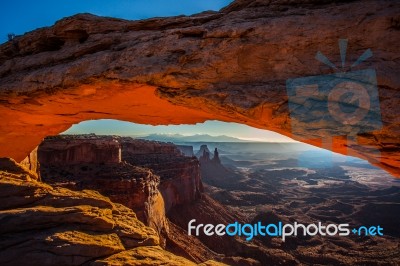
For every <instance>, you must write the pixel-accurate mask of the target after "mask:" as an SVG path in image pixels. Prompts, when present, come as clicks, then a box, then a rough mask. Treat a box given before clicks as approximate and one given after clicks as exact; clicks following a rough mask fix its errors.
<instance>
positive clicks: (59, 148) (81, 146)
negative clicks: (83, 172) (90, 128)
mask: <svg viewBox="0 0 400 266" xmlns="http://www.w3.org/2000/svg"><path fill="white" fill-rule="evenodd" d="M39 150H40V153H39V161H40V162H41V163H43V164H81V163H98V164H118V163H120V162H121V144H120V143H119V142H118V140H116V139H115V138H113V137H111V136H110V137H102V138H98V137H96V136H95V135H78V136H76V137H75V136H65V137H64V136H62V135H61V136H56V137H47V138H46V140H45V141H44V142H42V144H41V145H40V147H39Z"/></svg>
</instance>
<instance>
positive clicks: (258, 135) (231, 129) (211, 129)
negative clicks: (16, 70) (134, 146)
mask: <svg viewBox="0 0 400 266" xmlns="http://www.w3.org/2000/svg"><path fill="white" fill-rule="evenodd" d="M85 133H96V134H99V135H125V136H145V135H149V134H181V135H185V136H191V135H195V134H208V135H211V136H220V135H227V136H233V137H236V138H240V139H246V140H254V141H266V142H291V141H293V140H292V139H290V138H288V137H285V136H282V135H280V134H277V133H275V132H271V131H268V130H261V129H257V128H253V127H249V126H246V125H242V124H237V123H226V122H220V121H206V122H205V123H198V124H195V125H169V126H151V125H141V124H135V123H130V122H124V121H118V120H111V119H101V120H90V121H84V122H81V123H79V124H76V125H74V126H72V127H71V128H70V129H68V130H67V131H65V134H85Z"/></svg>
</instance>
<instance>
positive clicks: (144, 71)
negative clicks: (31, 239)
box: [0, 0, 400, 175]
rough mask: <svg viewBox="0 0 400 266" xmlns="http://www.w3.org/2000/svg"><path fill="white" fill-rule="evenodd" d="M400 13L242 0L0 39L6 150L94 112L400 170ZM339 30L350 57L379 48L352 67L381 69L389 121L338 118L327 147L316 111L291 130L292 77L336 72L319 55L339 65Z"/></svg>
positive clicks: (76, 21)
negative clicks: (232, 131) (364, 125)
mask: <svg viewBox="0 0 400 266" xmlns="http://www.w3.org/2000/svg"><path fill="white" fill-rule="evenodd" d="M399 14H400V5H399V3H398V2H397V1H389V0H387V1H380V0H379V1H378V0H368V1H351V2H349V3H347V2H344V1H343V2H342V1H334V0H327V1H322V2H321V1H316V0H315V1H314V0H311V1H305V0H296V1H286V0H274V1H269V0H261V1H250V0H238V1H235V2H234V3H232V4H231V5H230V6H228V7H227V8H224V9H222V10H221V11H220V12H205V13H201V14H198V15H194V16H190V17H185V16H180V17H173V18H163V19H161V18H156V19H149V20H144V21H126V20H121V19H112V18H101V17H96V16H92V15H89V14H81V15H77V16H73V17H70V18H66V19H63V20H60V21H58V22H57V23H56V24H55V25H54V26H52V27H49V28H42V29H38V30H36V31H32V32H29V33H27V34H25V35H24V36H17V37H16V38H15V39H13V41H10V42H8V43H5V44H3V45H1V47H0V65H1V66H0V84H1V85H0V86H1V87H0V111H1V114H2V115H1V118H2V123H1V125H0V133H1V134H0V146H1V147H2V148H1V151H0V156H10V157H13V158H15V159H17V160H18V161H21V160H23V159H24V158H25V157H26V156H27V155H28V154H29V153H30V152H31V151H32V150H33V149H34V148H35V147H36V146H37V145H38V144H39V143H40V141H41V140H42V139H43V138H44V137H45V136H46V135H55V134H58V133H59V132H61V131H63V130H65V129H67V128H69V127H70V126H71V125H72V124H74V123H77V122H80V121H83V120H87V119H98V118H111V119H121V120H126V121H132V122H137V123H146V124H154V125H155V124H182V123H185V124H188V123H195V122H202V121H205V120H207V119H216V120H221V121H232V122H239V123H244V124H247V125H251V126H255V127H258V128H264V129H269V130H273V131H276V132H279V133H282V134H284V135H287V136H291V137H293V138H296V139H300V140H301V141H304V142H307V143H311V144H314V145H318V146H323V147H325V148H327V149H332V150H334V151H337V152H340V153H346V154H348V153H350V154H352V155H355V156H359V157H364V158H366V159H368V160H370V161H371V162H372V163H374V164H377V165H379V166H380V167H383V168H385V169H386V170H388V171H390V172H391V173H393V174H397V175H398V174H400V170H399V169H400V164H399V159H400V158H399V143H400V142H399V139H400V138H399V137H398V136H399V132H400V121H399V116H398V113H400V105H399V104H398V103H399V97H400V96H399V87H400V78H399V75H398V69H399V60H398V51H399V45H400V34H399V29H400V26H399V21H400V17H399ZM340 38H347V39H348V40H349V45H348V52H347V58H346V59H347V61H348V62H355V61H356V59H357V58H358V57H359V56H360V55H361V54H362V53H363V52H364V51H365V50H366V49H369V48H370V49H371V50H372V51H373V57H372V58H371V59H369V60H367V61H365V62H363V64H361V65H359V66H357V67H356V68H353V69H352V70H359V69H367V68H371V69H375V70H376V73H377V79H378V90H379V99H380V106H381V118H382V123H383V128H382V129H379V130H375V131H373V132H370V133H368V134H367V133H365V134H359V135H358V136H357V137H356V138H352V139H351V140H349V141H348V140H347V139H346V138H344V137H341V135H342V133H341V131H340V130H339V127H335V126H333V125H332V127H329V130H330V132H329V135H330V136H331V135H335V136H338V137H337V138H334V139H333V143H332V144H331V142H332V141H331V140H330V139H328V140H326V139H325V140H321V135H320V134H319V133H318V132H317V131H315V130H312V129H315V128H318V127H319V128H324V127H325V126H326V125H325V124H323V123H321V122H320V121H319V120H314V121H310V122H309V123H308V124H305V125H302V126H300V127H298V128H296V131H298V132H297V134H296V135H293V134H292V130H291V119H290V116H289V109H288V104H287V103H288V97H287V94H286V88H285V84H286V80H287V79H289V78H297V77H304V76H312V75H323V74H330V73H332V69H330V68H329V67H328V66H325V65H323V64H321V63H320V62H318V61H317V60H315V58H314V56H315V54H316V52H317V51H321V52H322V53H323V54H325V55H326V56H328V58H329V59H330V60H331V61H332V62H333V63H334V64H337V65H340V53H339V49H338V45H337V41H338V39H340ZM346 70H347V69H346ZM14 143H19V145H18V147H16V146H15V145H14ZM377 151H378V152H377Z"/></svg>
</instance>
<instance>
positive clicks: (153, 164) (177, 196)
mask: <svg viewBox="0 0 400 266" xmlns="http://www.w3.org/2000/svg"><path fill="white" fill-rule="evenodd" d="M121 144H122V158H123V160H125V161H127V162H129V163H130V164H133V165H138V166H141V167H145V168H149V169H151V170H152V171H154V173H155V174H157V175H159V176H160V178H161V183H160V188H159V189H160V191H161V194H162V195H163V198H164V202H165V210H166V212H168V211H169V210H170V209H171V207H173V206H176V205H182V204H187V203H191V202H193V201H194V200H195V199H197V198H199V197H200V193H201V192H202V191H203V185H202V183H201V179H200V168H199V161H198V160H197V159H196V158H195V157H186V156H184V155H182V153H181V151H180V150H179V149H178V148H177V147H176V146H175V145H174V144H172V143H162V142H156V141H147V140H133V139H132V138H121Z"/></svg>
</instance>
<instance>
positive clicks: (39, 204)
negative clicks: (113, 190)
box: [0, 158, 221, 266]
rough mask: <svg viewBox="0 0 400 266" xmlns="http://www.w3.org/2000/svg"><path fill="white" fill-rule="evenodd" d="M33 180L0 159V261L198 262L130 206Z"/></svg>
mask: <svg viewBox="0 0 400 266" xmlns="http://www.w3.org/2000/svg"><path fill="white" fill-rule="evenodd" d="M37 178H38V177H37V176H36V178H35V175H34V173H33V172H32V171H30V170H29V169H27V168H25V167H24V166H22V165H19V164H18V163H16V162H15V161H14V160H12V159H6V158H2V159H1V160H0V191H1V198H2V200H1V203H0V221H1V224H2V229H1V230H0V235H1V237H0V239H1V240H0V247H1V251H0V263H1V264H2V265H69V266H71V265H120V263H124V264H125V265H144V264H146V265H165V264H168V265H177V266H178V265H196V264H195V263H193V262H191V261H189V260H187V259H184V258H182V257H179V256H175V255H173V254H172V253H170V252H167V251H165V250H164V249H162V248H161V247H160V246H159V244H160V242H159V237H158V234H157V232H156V231H155V230H154V229H152V228H150V227H147V226H145V225H144V224H143V223H142V222H140V221H139V220H138V219H137V217H136V215H135V213H134V212H133V211H132V210H131V209H130V208H128V207H125V206H123V205H121V204H118V203H114V202H112V201H110V199H109V198H107V197H104V196H102V195H100V194H99V193H98V192H96V191H92V190H82V191H72V190H69V189H66V188H61V187H52V186H50V185H48V184H44V183H42V182H39V181H37ZM202 265H221V264H218V263H217V262H212V261H208V262H206V263H205V264H202Z"/></svg>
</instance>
